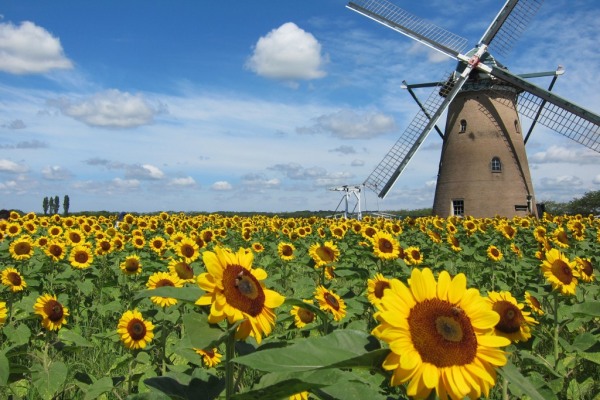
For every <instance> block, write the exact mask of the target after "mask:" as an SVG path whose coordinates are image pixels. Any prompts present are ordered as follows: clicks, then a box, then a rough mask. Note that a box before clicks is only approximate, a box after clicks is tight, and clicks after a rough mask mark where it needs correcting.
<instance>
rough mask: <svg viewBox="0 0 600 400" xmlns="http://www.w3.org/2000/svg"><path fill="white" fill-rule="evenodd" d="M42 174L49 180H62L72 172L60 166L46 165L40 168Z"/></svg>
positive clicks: (70, 175)
mask: <svg viewBox="0 0 600 400" xmlns="http://www.w3.org/2000/svg"><path fill="white" fill-rule="evenodd" d="M42 176H43V177H44V179H48V180H51V181H63V180H66V179H69V178H71V177H72V176H73V174H72V173H71V171H69V170H66V169H64V168H62V167H61V166H58V165H48V166H46V167H44V168H43V169H42Z"/></svg>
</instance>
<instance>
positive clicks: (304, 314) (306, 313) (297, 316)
mask: <svg viewBox="0 0 600 400" xmlns="http://www.w3.org/2000/svg"><path fill="white" fill-rule="evenodd" d="M303 301H304V302H305V303H307V304H313V301H312V300H303ZM290 314H292V316H293V317H294V325H296V328H304V327H305V326H306V325H308V324H310V323H312V322H314V320H315V317H316V316H315V313H314V312H312V311H310V310H309V309H308V308H304V307H301V306H293V307H292V310H291V311H290Z"/></svg>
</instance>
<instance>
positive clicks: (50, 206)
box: [48, 197, 54, 214]
mask: <svg viewBox="0 0 600 400" xmlns="http://www.w3.org/2000/svg"><path fill="white" fill-rule="evenodd" d="M48 212H49V213H50V214H54V197H50V200H48Z"/></svg>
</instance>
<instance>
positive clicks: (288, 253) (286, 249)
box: [277, 242, 296, 261]
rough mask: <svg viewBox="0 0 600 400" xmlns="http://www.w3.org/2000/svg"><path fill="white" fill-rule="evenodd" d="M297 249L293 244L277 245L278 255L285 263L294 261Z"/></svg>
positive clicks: (282, 243) (283, 243)
mask: <svg viewBox="0 0 600 400" xmlns="http://www.w3.org/2000/svg"><path fill="white" fill-rule="evenodd" d="M295 251H296V247H294V245H293V244H291V243H286V242H281V243H279V244H278V245H277V254H279V258H281V259H282V260H283V261H292V260H293V259H294V252H295Z"/></svg>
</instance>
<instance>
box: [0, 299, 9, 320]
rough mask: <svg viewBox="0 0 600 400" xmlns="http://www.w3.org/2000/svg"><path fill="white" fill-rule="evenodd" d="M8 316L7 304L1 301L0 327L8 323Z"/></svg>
mask: <svg viewBox="0 0 600 400" xmlns="http://www.w3.org/2000/svg"><path fill="white" fill-rule="evenodd" d="M7 316H8V308H6V302H4V301H0V326H2V325H4V323H5V322H6V317H7Z"/></svg>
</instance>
